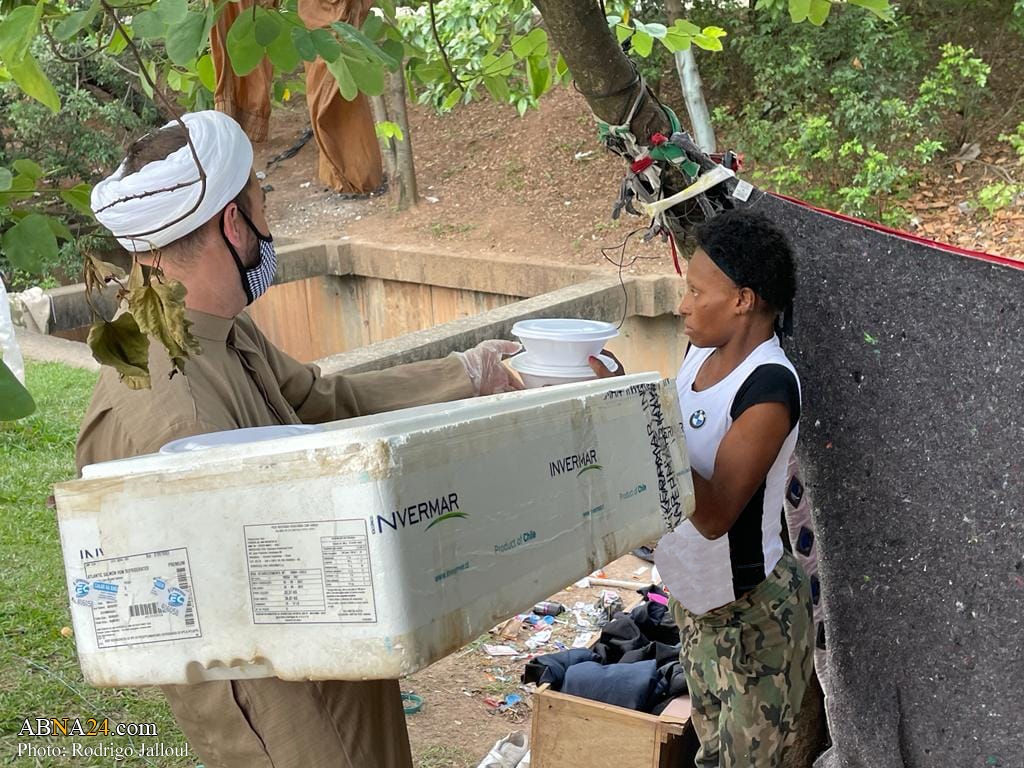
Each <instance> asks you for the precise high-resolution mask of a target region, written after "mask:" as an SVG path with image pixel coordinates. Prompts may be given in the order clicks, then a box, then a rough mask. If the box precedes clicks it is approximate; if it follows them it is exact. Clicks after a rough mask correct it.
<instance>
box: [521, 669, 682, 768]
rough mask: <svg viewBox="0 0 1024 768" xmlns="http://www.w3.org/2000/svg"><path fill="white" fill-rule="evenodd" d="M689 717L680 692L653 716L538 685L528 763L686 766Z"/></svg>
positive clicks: (542, 767) (537, 767) (556, 767)
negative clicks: (661, 712) (663, 709)
mask: <svg viewBox="0 0 1024 768" xmlns="http://www.w3.org/2000/svg"><path fill="white" fill-rule="evenodd" d="M689 719H690V700H689V699H688V698H686V697H680V698H678V699H675V700H674V701H673V702H672V704H671V705H669V707H668V709H666V711H665V712H664V713H663V714H662V715H661V716H657V715H649V714H646V713H644V712H636V711H634V710H632V709H625V708H623V707H616V706H612V705H611V704H604V703H602V702H600V701H591V700H589V699H582V698H579V697H578V696H569V695H567V694H564V693H558V692H556V691H552V690H550V689H549V688H548V686H547V685H543V686H541V687H540V688H539V689H538V690H537V693H536V694H534V697H533V728H532V733H531V737H530V768H677V767H681V766H692V765H693V758H694V755H696V752H697V739H696V736H695V734H694V733H693V728H692V727H688V725H689Z"/></svg>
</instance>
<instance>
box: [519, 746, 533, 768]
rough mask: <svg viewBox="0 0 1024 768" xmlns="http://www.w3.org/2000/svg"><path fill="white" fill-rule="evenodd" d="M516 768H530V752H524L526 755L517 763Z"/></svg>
mask: <svg viewBox="0 0 1024 768" xmlns="http://www.w3.org/2000/svg"><path fill="white" fill-rule="evenodd" d="M516 768H530V750H526V754H525V755H523V759H522V760H520V761H519V765H517V766H516Z"/></svg>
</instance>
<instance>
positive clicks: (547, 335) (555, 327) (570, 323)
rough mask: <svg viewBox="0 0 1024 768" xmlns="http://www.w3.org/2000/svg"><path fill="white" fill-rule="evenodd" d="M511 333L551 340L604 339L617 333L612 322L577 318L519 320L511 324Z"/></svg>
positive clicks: (522, 336) (610, 337)
mask: <svg viewBox="0 0 1024 768" xmlns="http://www.w3.org/2000/svg"><path fill="white" fill-rule="evenodd" d="M512 335H513V336H518V337H519V338H521V339H522V338H527V339H546V340H551V341H604V340H606V339H612V338H615V337H616V336H618V335H619V330H618V329H617V328H616V327H615V325H614V324H613V323H606V322H603V321H601V320H583V319H579V318H567V317H566V318H556V317H551V318H536V319H534V320H520V321H519V322H517V323H516V324H515V325H513V326H512Z"/></svg>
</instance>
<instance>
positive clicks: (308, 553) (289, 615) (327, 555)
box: [244, 520, 377, 624]
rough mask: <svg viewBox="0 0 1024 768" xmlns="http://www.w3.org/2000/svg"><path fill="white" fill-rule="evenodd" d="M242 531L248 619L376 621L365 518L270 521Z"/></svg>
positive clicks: (259, 621) (270, 621) (275, 621)
mask: <svg viewBox="0 0 1024 768" xmlns="http://www.w3.org/2000/svg"><path fill="white" fill-rule="evenodd" d="M244 530H245V553H246V562H247V566H248V573H249V592H250V595H251V597H252V614H253V622H255V623H256V624H353V623H357V624H372V623H376V621H377V607H376V604H375V602H374V594H373V576H372V574H371V572H370V548H369V542H368V541H367V530H366V523H365V522H363V521H362V520H317V521H310V522H301V523H269V524H266V525H246V526H244Z"/></svg>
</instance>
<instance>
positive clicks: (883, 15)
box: [849, 0, 893, 21]
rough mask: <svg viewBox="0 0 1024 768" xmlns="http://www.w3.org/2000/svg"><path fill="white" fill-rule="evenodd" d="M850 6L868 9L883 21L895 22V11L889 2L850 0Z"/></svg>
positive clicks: (887, 0)
mask: <svg viewBox="0 0 1024 768" xmlns="http://www.w3.org/2000/svg"><path fill="white" fill-rule="evenodd" d="M849 3H850V5H857V6H860V7H861V8H866V9H867V10H869V11H871V12H872V13H873V14H875V16H877V17H878V18H880V19H881V20H882V21H892V20H893V9H892V6H891V5H890V4H889V0H849Z"/></svg>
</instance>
